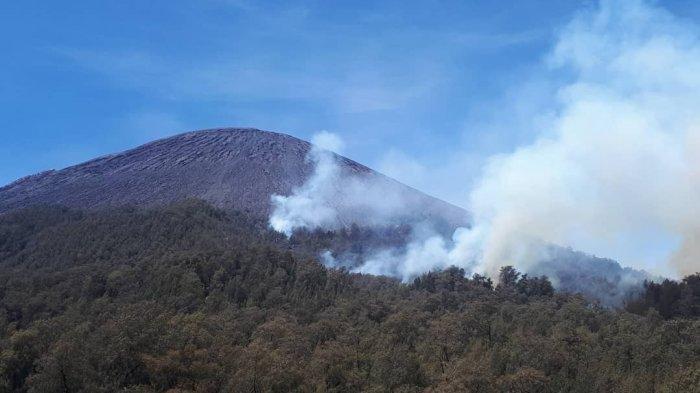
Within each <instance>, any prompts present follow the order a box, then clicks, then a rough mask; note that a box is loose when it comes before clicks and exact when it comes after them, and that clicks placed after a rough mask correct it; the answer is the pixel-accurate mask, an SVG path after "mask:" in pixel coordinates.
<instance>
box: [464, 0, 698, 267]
mask: <svg viewBox="0 0 700 393" xmlns="http://www.w3.org/2000/svg"><path fill="white" fill-rule="evenodd" d="M698 38H699V36H698V31H697V28H696V27H695V26H691V25H688V24H686V23H685V22H683V21H681V20H679V19H677V18H675V17H674V16H673V15H671V14H670V13H668V12H667V11H665V10H663V9H661V8H658V7H655V6H653V5H651V4H648V3H646V2H644V1H637V0H631V1H602V2H601V3H600V5H599V7H597V8H596V9H595V10H592V11H588V12H584V13H581V14H580V15H578V16H577V17H576V18H575V19H574V20H573V21H572V22H571V23H570V24H569V25H568V26H567V27H566V28H565V29H564V30H563V31H562V32H561V34H560V37H559V39H558V42H557V44H556V46H555V48H554V50H553V52H552V53H551V55H550V57H549V59H548V61H549V62H550V64H551V65H552V66H553V67H556V68H559V69H560V70H564V71H566V72H569V73H571V75H572V77H573V78H572V79H573V80H572V81H571V82H570V83H568V84H565V85H564V86H562V87H561V88H560V89H559V94H558V97H557V98H558V102H557V105H558V106H559V108H560V109H559V110H558V114H557V116H556V117H555V119H554V121H553V122H552V124H551V127H550V129H546V130H544V132H543V133H542V134H541V136H540V137H539V138H538V139H537V140H536V141H535V142H534V143H533V144H531V145H529V146H524V147H521V148H519V149H517V150H516V151H515V152H513V153H512V154H508V155H503V156H499V157H494V158H493V159H492V160H491V161H490V163H489V165H488V167H487V168H486V170H485V172H484V174H483V177H482V179H481V181H480V183H479V184H478V186H477V187H476V189H475V190H474V192H473V193H472V198H471V208H472V211H473V213H474V214H475V217H476V222H477V225H487V226H488V228H489V231H488V235H487V237H486V239H485V243H484V255H483V258H484V265H485V268H486V269H487V270H493V269H494V268H495V267H496V266H500V265H502V264H506V263H512V264H516V265H527V263H528V260H527V258H522V255H520V254H519V252H520V251H522V249H523V244H528V239H531V238H536V239H541V240H543V241H545V242H551V243H555V244H562V245H570V246H572V247H574V248H577V249H581V250H585V251H589V252H595V253H598V254H599V255H600V254H602V255H606V253H607V256H614V257H619V258H620V259H621V260H623V261H624V262H626V263H629V264H632V265H635V266H637V267H644V268H647V269H651V270H656V272H657V273H665V274H671V275H673V274H674V273H682V274H685V273H692V272H695V271H698V270H700V265H699V263H700V254H699V253H698V251H700V249H698V248H697V246H696V245H697V244H698V243H697V242H696V241H695V239H696V238H697V237H698V234H700V232H699V231H698V229H699V228H700V207H699V206H698V198H697V197H698V195H700V194H698V191H700V177H699V176H698V175H699V174H700V172H699V170H700V166H699V164H700V143H699V142H700V128H699V127H700V117H699V116H698V111H697V108H698V107H700V42H699V41H698ZM650 242H651V245H652V247H655V248H656V249H657V250H658V249H664V250H667V252H671V251H672V252H673V254H672V255H666V256H663V255H657V256H656V257H657V258H660V259H663V258H664V257H665V258H666V259H670V261H671V262H672V263H671V265H670V266H669V265H665V264H664V262H665V261H663V260H657V261H656V264H653V261H652V262H651V263H646V264H645V263H644V262H643V261H640V260H634V258H635V257H636V256H635V255H634V250H648V249H649V244H650ZM676 242H680V243H681V247H680V248H677V249H675V250H673V247H674V246H675V244H676ZM611 253H612V254H615V253H617V254H618V255H611ZM625 253H627V255H625Z"/></svg>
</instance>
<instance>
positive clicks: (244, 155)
mask: <svg viewBox="0 0 700 393" xmlns="http://www.w3.org/2000/svg"><path fill="white" fill-rule="evenodd" d="M311 147H312V146H311V144H310V143H308V142H305V141H303V140H300V139H297V138H294V137H292V136H289V135H285V134H279V133H274V132H267V131H261V130H257V129H241V128H227V129H215V130H204V131H195V132H189V133H185V134H181V135H177V136H173V137H170V138H166V139H162V140H158V141H154V142H151V143H148V144H145V145H143V146H140V147H137V148H135V149H132V150H128V151H125V152H122V153H117V154H112V155H108V156H104V157H100V158H97V159H94V160H92V161H88V162H85V163H82V164H79V165H75V166H72V167H68V168H65V169H62V170H58V171H47V172H43V173H40V174H36V175H33V176H28V177H26V178H23V179H20V180H18V181H15V182H14V183H11V184H9V185H7V186H5V187H2V188H0V213H2V212H6V211H9V210H13V209H16V208H21V207H26V206H30V205H35V204H44V203H48V204H61V205H65V206H69V207H76V208H97V207H107V206H120V205H129V204H131V205H138V206H153V205H162V204H166V203H169V202H173V201H177V200H181V199H184V198H188V197H195V198H201V199H203V200H206V201H208V202H210V203H212V204H213V205H215V206H217V207H220V208H224V209H236V210H240V211H244V212H247V213H249V214H253V215H255V216H259V217H267V216H268V215H269V212H270V196H271V195H272V194H281V195H288V194H290V193H291V192H292V190H293V189H294V188H295V187H298V186H300V185H302V184H303V183H304V181H305V180H306V179H308V178H309V176H310V175H311V174H312V173H313V169H314V168H313V164H312V163H311V162H309V161H308V160H306V157H307V154H308V153H309V151H310V149H311ZM338 161H339V165H340V166H341V168H342V171H343V172H345V173H346V174H352V175H354V176H360V177H371V178H373V179H374V181H377V179H379V181H380V182H384V183H386V185H387V187H388V188H391V189H393V190H400V192H401V193H405V195H406V197H407V199H408V200H411V201H413V202H414V204H412V209H411V210H412V211H414V212H415V214H418V215H420V216H421V217H416V218H419V219H430V220H436V221H440V222H442V223H448V224H449V225H453V226H456V225H460V224H465V223H466V221H467V219H468V215H467V213H466V212H465V211H464V210H463V209H460V208H458V207H456V206H453V205H450V204H448V203H446V202H443V201H440V200H438V199H436V198H433V197H430V196H428V195H425V194H423V193H421V192H420V191H417V190H415V189H413V188H410V187H408V186H405V185H403V184H401V183H398V182H396V181H394V180H392V179H390V178H388V177H386V176H383V175H381V174H379V173H377V172H374V171H373V170H371V169H369V168H367V167H365V166H363V165H361V164H358V163H357V162H354V161H352V160H350V159H347V158H345V157H340V156H338ZM416 207H417V209H415V208H416ZM412 214H413V213H412ZM340 215H341V216H343V215H344V216H343V219H344V220H345V221H346V222H351V221H352V222H358V223H359V224H363V222H362V220H363V217H356V216H353V213H352V212H340Z"/></svg>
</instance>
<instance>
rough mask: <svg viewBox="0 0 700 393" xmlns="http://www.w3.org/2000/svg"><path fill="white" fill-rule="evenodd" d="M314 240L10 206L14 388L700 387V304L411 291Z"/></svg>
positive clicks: (174, 211) (219, 219) (3, 276)
mask: <svg viewBox="0 0 700 393" xmlns="http://www.w3.org/2000/svg"><path fill="white" fill-rule="evenodd" d="M356 235H358V236H359V235H361V232H357V233H356ZM328 236H330V235H328ZM353 236H354V235H353ZM311 237H313V236H311ZM341 238H342V237H341ZM305 241H309V240H308V239H307V240H304V239H303V238H302V237H297V238H295V239H291V240H288V239H286V238H284V237H283V236H281V235H279V234H277V233H275V232H272V231H269V230H268V229H267V228H266V225H265V223H264V222H260V221H256V220H253V219H250V218H248V217H246V216H244V215H241V214H237V213H229V212H223V211H221V210H217V209H214V208H212V207H210V206H209V205H207V204H205V203H203V202H200V201H185V202H182V203H179V204H175V205H172V206H169V207H165V208H154V209H147V210H144V209H135V208H122V209H116V210H109V211H102V212H90V213H86V212H77V211H72V210H66V209H61V208H56V207H37V208H32V209H28V210H24V211H19V212H14V213H10V214H5V215H3V216H0V333H1V334H2V335H1V337H0V391H6V392H116V391H120V392H162V391H170V392H268V391H270V392H294V391H297V392H309V391H320V392H361V391H362V392H364V391H370V392H372V391H374V392H419V391H428V392H629V391H635V392H655V391H662V392H691V391H697V387H698V386H700V360H699V359H700V321H699V320H698V319H697V318H696V317H697V314H688V315H686V314H678V313H677V312H672V313H670V314H669V313H665V311H664V314H662V313H661V312H662V311H661V309H660V308H658V304H660V303H658V304H657V303H654V301H656V300H654V299H656V298H655V297H653V296H652V297H650V299H651V300H649V302H647V303H644V304H643V305H642V306H639V307H636V308H634V307H631V308H630V310H631V311H635V312H637V313H632V312H628V311H624V310H619V311H618V310H612V309H606V308H601V307H598V306H596V305H595V304H591V303H589V302H587V301H586V300H585V299H583V298H581V297H580V296H575V295H567V294H560V293H556V292H555V291H553V289H552V286H551V283H550V282H549V280H548V279H547V278H546V277H530V276H526V275H521V274H520V273H519V272H517V271H516V270H515V269H512V268H510V267H506V268H504V269H503V270H502V271H501V277H500V280H499V283H498V284H497V285H494V283H493V282H491V280H489V279H488V278H485V277H481V276H475V277H472V278H467V277H465V276H464V271H462V270H460V269H456V268H452V269H447V270H445V271H442V272H432V273H428V274H425V275H423V276H420V277H418V278H416V280H415V281H414V282H413V283H411V284H401V283H400V282H397V281H396V280H393V279H390V278H385V277H373V276H367V275H358V274H349V273H348V272H346V271H344V270H342V269H341V270H335V269H330V270H329V269H326V268H325V267H323V266H322V265H321V264H320V263H319V262H318V261H317V260H316V259H315V258H314V257H313V256H311V252H308V251H304V250H305V246H304V242H305ZM334 241H339V240H334ZM314 247H317V245H314V246H309V249H313V248H314ZM350 247H352V246H351V245H350V244H348V248H350ZM696 280H697V275H696V276H691V277H690V278H688V279H687V280H686V281H683V283H677V284H678V285H686V286H688V287H692V288H693V290H696V289H697V286H695V285H696V284H697V281H696ZM654 285H656V284H654ZM661 285H663V284H661ZM648 288H654V287H653V286H651V285H650V286H649V287H648ZM684 288H685V287H684ZM683 291H685V290H682V291H681V292H683ZM683 293H686V292H683ZM696 295H697V293H696ZM664 298H665V297H664ZM681 298H682V299H685V300H683V301H686V302H687V301H688V300H687V299H688V298H687V297H683V296H681ZM693 299H694V300H693ZM689 301H691V303H693V304H694V307H697V297H695V298H692V299H691V300H689ZM640 304H641V303H640ZM664 304H665V303H664ZM674 310H675V309H674ZM695 310H697V308H695ZM694 389H695V390H694Z"/></svg>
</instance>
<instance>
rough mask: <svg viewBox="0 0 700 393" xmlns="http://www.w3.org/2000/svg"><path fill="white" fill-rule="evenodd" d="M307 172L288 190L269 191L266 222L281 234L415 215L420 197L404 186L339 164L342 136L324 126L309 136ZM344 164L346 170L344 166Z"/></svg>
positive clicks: (386, 221)
mask: <svg viewBox="0 0 700 393" xmlns="http://www.w3.org/2000/svg"><path fill="white" fill-rule="evenodd" d="M312 144H313V146H312V148H311V151H310V152H309V155H308V157H307V159H308V160H310V161H311V162H312V163H313V164H314V172H313V174H312V175H311V177H310V178H309V179H308V180H307V181H306V182H305V183H304V184H303V185H302V186H301V187H299V188H297V189H295V190H293V192H292V194H291V195H288V196H283V195H273V196H272V201H271V202H272V213H271V215H270V219H269V221H270V226H271V227H272V228H273V229H275V230H277V231H279V232H283V233H285V234H287V235H290V234H291V233H292V232H293V231H294V229H297V228H311V229H313V228H326V229H338V228H341V227H344V226H347V225H349V224H351V223H353V222H362V223H363V224H366V225H370V226H372V225H390V224H391V223H400V222H404V218H406V217H413V216H416V214H415V210H417V207H418V206H420V205H421V203H422V201H421V200H420V198H419V197H418V195H417V194H411V195H409V194H407V193H406V189H405V186H403V185H401V184H400V183H398V182H395V181H393V180H391V179H388V178H385V177H382V176H381V175H377V174H375V173H371V172H368V171H367V170H366V169H362V168H359V167H353V166H352V165H345V166H341V165H339V163H338V160H339V159H341V158H340V157H339V156H338V155H336V154H335V152H340V151H341V149H342V146H343V141H342V139H341V138H340V137H339V136H337V135H335V134H332V133H329V132H327V131H322V132H320V133H318V134H316V135H314V137H313V138H312ZM348 168H350V169H348Z"/></svg>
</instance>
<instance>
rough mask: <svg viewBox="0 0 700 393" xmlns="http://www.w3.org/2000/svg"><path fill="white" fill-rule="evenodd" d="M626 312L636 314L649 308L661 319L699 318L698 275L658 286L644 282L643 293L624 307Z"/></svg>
mask: <svg viewBox="0 0 700 393" xmlns="http://www.w3.org/2000/svg"><path fill="white" fill-rule="evenodd" d="M626 308H627V310H629V311H631V312H635V313H637V314H642V313H645V312H646V311H647V310H649V309H650V308H653V309H656V310H657V311H658V312H659V314H661V316H662V317H664V318H666V319H668V318H674V317H686V318H698V317H700V273H695V274H693V275H690V276H687V277H685V278H684V279H683V280H682V281H680V282H677V281H672V280H664V281H662V282H661V283H660V284H657V283H655V282H645V283H644V291H643V292H642V294H641V295H640V296H639V297H638V298H636V299H632V300H630V301H629V302H628V303H627V305H626Z"/></svg>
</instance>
